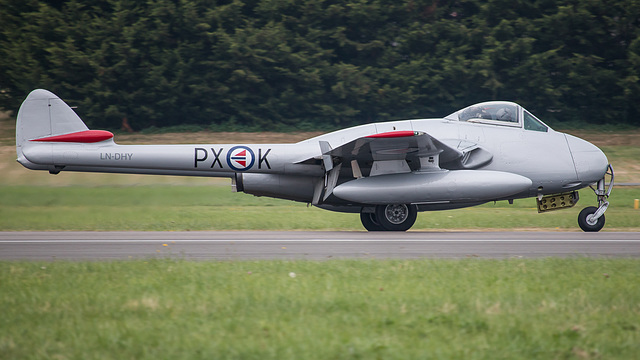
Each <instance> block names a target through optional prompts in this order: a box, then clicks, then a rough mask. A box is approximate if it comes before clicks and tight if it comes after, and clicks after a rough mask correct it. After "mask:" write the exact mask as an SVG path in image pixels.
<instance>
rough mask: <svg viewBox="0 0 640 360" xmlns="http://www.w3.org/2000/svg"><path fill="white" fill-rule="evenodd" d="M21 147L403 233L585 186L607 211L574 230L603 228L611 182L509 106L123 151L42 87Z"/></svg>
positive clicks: (568, 195) (565, 140)
mask: <svg viewBox="0 0 640 360" xmlns="http://www.w3.org/2000/svg"><path fill="white" fill-rule="evenodd" d="M16 147H17V153H18V159H17V160H18V162H20V164H22V165H24V166H25V167H27V168H29V169H33V170H47V171H49V172H50V173H51V174H58V173H59V172H61V171H85V172H105V173H128V174H153V175H185V176H209V177H228V178H230V179H231V182H232V188H233V190H234V191H238V192H245V193H248V194H253V195H256V196H270V197H275V198H281V199H289V200H295V201H300V202H306V203H310V204H312V205H314V206H317V207H319V208H322V209H326V210H331V211H339V212H351V213H360V219H361V221H362V224H363V225H364V227H365V228H366V229H367V230H370V231H405V230H408V229H409V228H411V226H412V225H413V224H414V222H415V220H416V216H417V213H418V212H421V211H430V210H446V209H456V208H463V207H468V206H474V205H479V204H482V203H486V202H489V201H496V200H508V201H509V202H512V200H513V199H520V198H527V197H536V199H537V204H538V211H539V212H544V211H549V210H556V209H563V208H568V207H572V206H573V205H575V204H576V202H577V201H578V199H579V198H578V192H577V190H578V189H581V188H584V187H587V186H591V187H592V189H593V190H594V192H595V195H596V196H597V199H598V202H599V206H598V207H595V206H590V207H586V208H585V209H584V210H582V211H581V212H580V215H579V216H578V224H579V225H580V228H582V229H583V230H584V231H599V230H600V229H602V227H603V226H604V222H605V217H604V212H605V211H606V210H607V207H608V206H609V202H608V201H607V199H608V197H609V195H610V193H611V188H612V185H613V169H612V168H611V166H610V165H609V163H608V161H607V158H606V156H605V155H604V154H603V152H602V151H601V150H600V149H598V148H597V147H596V146H594V145H593V144H591V143H589V142H587V141H585V140H582V139H579V138H577V137H575V136H571V135H568V134H564V133H561V132H557V131H554V130H553V129H551V128H550V127H549V126H547V125H545V124H544V123H543V122H542V121H540V120H538V119H537V118H536V117H535V116H534V115H533V114H531V113H530V112H528V111H527V110H526V109H524V108H522V107H521V106H519V105H518V104H515V103H512V102H505V101H492V102H485V103H481V104H476V105H472V106H469V107H467V108H464V109H462V110H459V111H456V112H454V113H453V114H451V115H449V116H446V117H444V118H441V119H419V120H402V121H391V122H382V123H375V124H368V125H361V126H355V127H351V128H347V129H344V130H339V131H335V132H332V133H328V134H325V135H320V136H317V137H314V138H311V139H308V140H304V141H301V142H298V143H295V144H202V145H118V144H116V143H115V142H114V140H113V134H112V133H110V132H108V131H103V130H89V129H88V128H87V126H86V125H85V124H84V122H83V121H82V120H81V119H80V118H79V117H78V115H77V114H76V113H75V112H74V111H73V110H72V109H71V108H70V107H69V106H68V105H67V104H66V103H65V102H64V101H62V100H61V99H60V98H59V97H57V96H56V95H54V94H53V93H51V92H49V91H47V90H42V89H38V90H34V91H32V92H31V93H30V94H29V95H28V96H27V98H26V99H25V100H24V102H23V103H22V106H21V107H20V110H19V112H18V120H17V128H16ZM606 175H609V176H608V178H609V180H608V181H607V180H605V176H606Z"/></svg>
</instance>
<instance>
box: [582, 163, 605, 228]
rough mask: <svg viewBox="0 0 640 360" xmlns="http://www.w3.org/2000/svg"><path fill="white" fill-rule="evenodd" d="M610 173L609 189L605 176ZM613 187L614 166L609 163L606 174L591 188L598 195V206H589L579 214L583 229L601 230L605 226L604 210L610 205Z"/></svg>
mask: <svg viewBox="0 0 640 360" xmlns="http://www.w3.org/2000/svg"><path fill="white" fill-rule="evenodd" d="M607 175H609V176H610V177H611V180H610V181H609V184H608V185H607V189H606V190H605V178H606V176H607ZM612 189H613V168H612V167H611V165H609V168H608V169H607V172H606V174H605V176H604V177H603V178H602V179H600V181H598V184H597V185H596V188H594V187H591V190H593V192H594V193H595V194H596V196H597V197H598V207H595V206H589V207H586V208H584V209H582V211H580V214H579V215H578V225H580V228H581V229H582V230H583V231H586V232H596V231H600V230H601V229H602V227H604V222H605V217H604V212H605V211H607V208H608V207H609V201H608V200H607V199H608V198H609V195H611V190H612Z"/></svg>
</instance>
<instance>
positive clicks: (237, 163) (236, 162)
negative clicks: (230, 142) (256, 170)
mask: <svg viewBox="0 0 640 360" xmlns="http://www.w3.org/2000/svg"><path fill="white" fill-rule="evenodd" d="M255 160H256V156H255V154H254V153H253V150H251V149H249V148H248V147H246V146H234V147H232V148H231V149H229V151H228V152H227V165H229V167H230V168H231V169H233V170H235V171H245V170H249V169H250V168H251V167H252V166H253V163H254V162H255Z"/></svg>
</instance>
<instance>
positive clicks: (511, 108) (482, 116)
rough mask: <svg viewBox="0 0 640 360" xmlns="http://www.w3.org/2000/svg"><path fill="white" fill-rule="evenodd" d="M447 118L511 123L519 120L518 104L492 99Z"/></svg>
mask: <svg viewBox="0 0 640 360" xmlns="http://www.w3.org/2000/svg"><path fill="white" fill-rule="evenodd" d="M447 119H450V120H458V121H471V122H473V120H493V121H504V122H510V123H517V122H518V106H517V105H516V104H514V103H510V102H503V101H492V102H487V103H481V104H476V105H471V106H469V107H466V108H464V109H462V110H459V111H456V112H455V113H453V114H451V115H449V116H447Z"/></svg>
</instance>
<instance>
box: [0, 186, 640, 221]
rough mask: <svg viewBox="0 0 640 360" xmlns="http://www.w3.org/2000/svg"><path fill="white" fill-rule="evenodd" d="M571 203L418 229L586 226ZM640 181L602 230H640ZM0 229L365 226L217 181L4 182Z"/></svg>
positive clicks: (585, 198)
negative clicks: (638, 203)
mask: <svg viewBox="0 0 640 360" xmlns="http://www.w3.org/2000/svg"><path fill="white" fill-rule="evenodd" d="M581 197H582V199H581V200H580V202H579V203H578V205H577V206H576V207H574V208H572V209H569V210H560V211H555V212H549V213H545V214H538V213H537V211H536V210H535V200H534V199H523V200H516V201H515V203H514V204H513V205H509V204H508V203H507V202H506V201H501V202H497V203H495V204H494V203H488V204H485V205H481V206H478V207H473V208H466V209H459V210H450V211H436V212H424V213H420V214H419V215H418V221H417V222H416V225H415V226H414V227H413V229H412V230H455V229H504V230H509V229H519V230H553V231H557V230H563V231H579V228H578V227H577V220H576V219H577V214H578V212H579V211H580V210H581V209H582V208H584V207H585V206H587V205H595V197H594V196H593V193H592V192H591V190H583V191H582V195H581ZM636 198H640V188H617V189H615V191H614V192H613V195H612V197H611V199H610V200H611V207H610V208H609V210H608V211H607V214H606V216H607V225H606V227H605V229H604V230H603V231H620V230H622V231H637V230H640V210H634V209H633V199H636ZM0 230H5V231H7V230H8V231H21V230H96V231H117V230H141V231H161V230H164V231H182V230H364V229H363V228H362V225H361V224H360V219H359V215H358V214H342V213H333V212H329V211H325V210H321V209H318V208H315V207H307V206H306V205H305V204H302V203H295V202H291V201H286V200H278V199H270V198H257V197H254V196H251V195H247V194H242V193H232V192H231V189H230V186H228V185H226V186H225V185H220V184H217V185H210V186H184V185H181V186H175V185H174V186H171V185H145V186H99V187H83V186H65V187H45V186H36V187H32V186H0Z"/></svg>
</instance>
